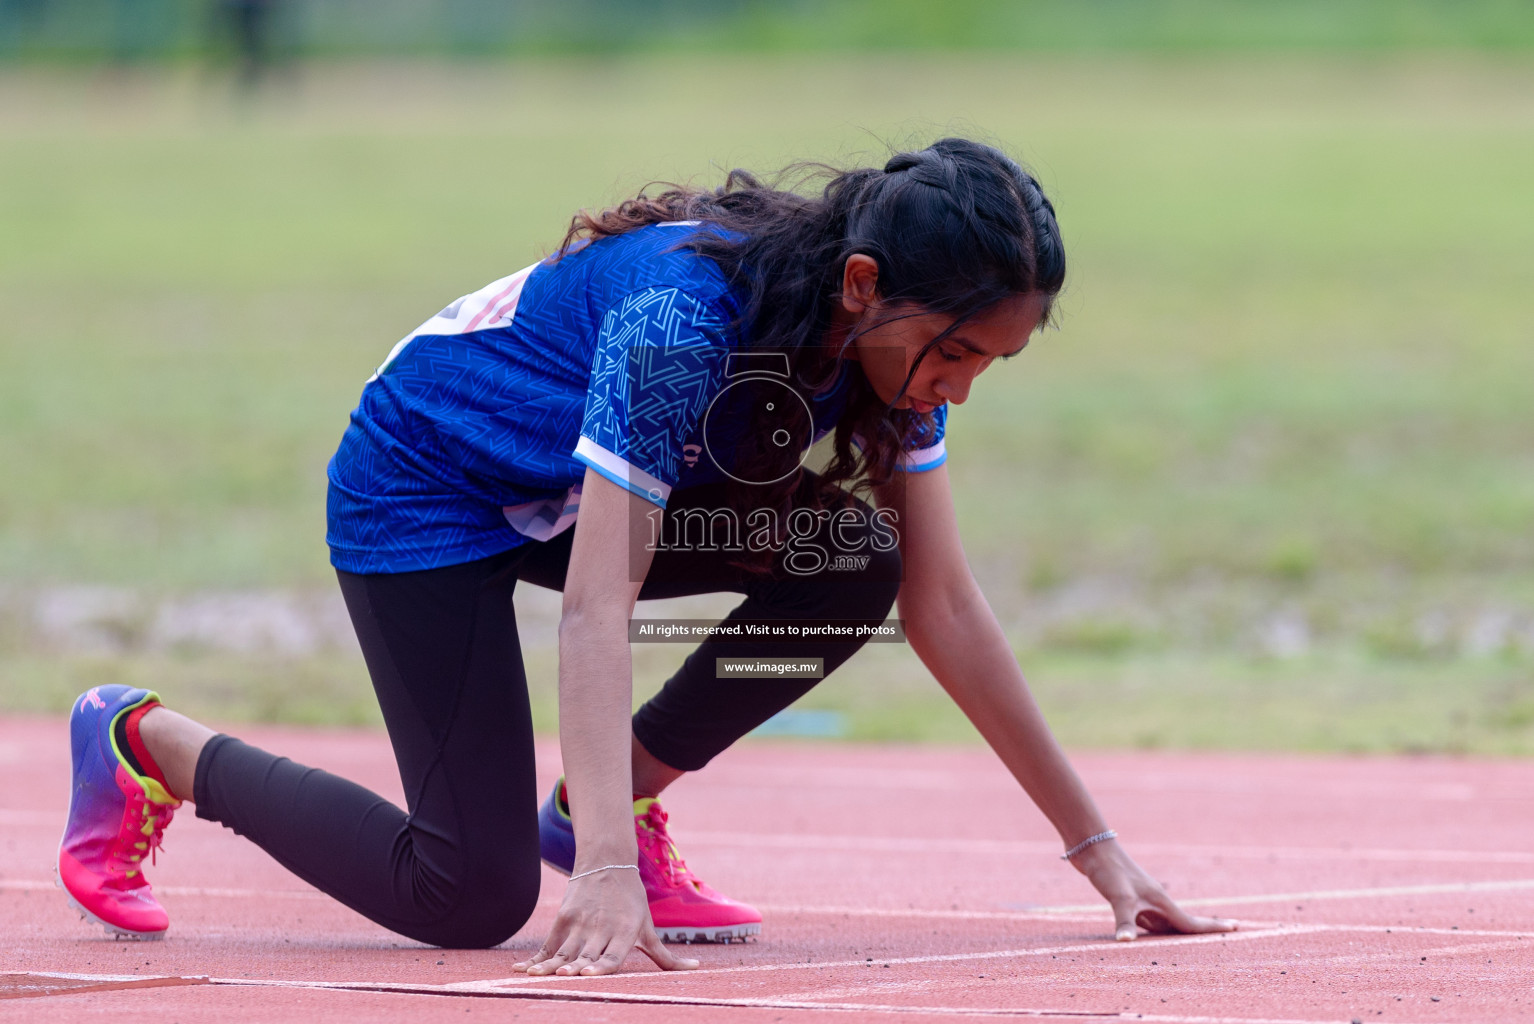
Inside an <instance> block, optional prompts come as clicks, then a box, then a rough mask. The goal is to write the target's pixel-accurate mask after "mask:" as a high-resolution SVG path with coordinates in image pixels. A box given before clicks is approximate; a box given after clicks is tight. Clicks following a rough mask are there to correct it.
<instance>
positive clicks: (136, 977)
mask: <svg viewBox="0 0 1534 1024" xmlns="http://www.w3.org/2000/svg"><path fill="white" fill-rule="evenodd" d="M688 973H689V974H696V973H697V972H696V971H691V972H688ZM7 976H32V977H41V978H58V979H61V980H68V981H91V982H97V983H102V984H110V983H116V982H126V981H202V982H207V983H208V984H212V985H228V986H239V987H241V988H280V989H289V990H292V989H307V990H311V991H316V990H324V991H338V992H382V993H394V994H401V995H438V996H453V995H489V996H500V997H502V998H507V997H515V998H535V999H543V1000H547V1001H550V1002H603V1003H650V1004H661V1005H677V1006H718V1007H751V1008H761V1009H780V1010H809V1011H825V1010H836V1011H843V1012H850V1013H890V1014H904V1015H906V1016H919V1015H922V1014H929V1015H932V1016H941V1017H1025V1018H1048V1017H1058V1018H1065V1019H1074V1020H1081V1019H1086V1020H1140V1021H1153V1022H1156V1024H1344V1021H1343V1020H1342V1018H1319V1019H1318V1018H1297V1017H1229V1016H1210V1015H1187V1014H1170V1013H1136V1012H1134V1011H1132V1010H1128V1011H1112V1010H1110V1011H1092V1010H1075V1009H1058V1010H1055V1009H1044V1008H1032V1007H961V1006H921V1005H915V1006H897V1005H892V1004H888V1003H831V1002H815V1001H801V1000H794V999H781V998H773V997H738V998H708V997H700V996H664V995H645V994H640V993H618V992H589V991H569V990H556V991H523V992H516V993H512V992H501V993H495V992H468V991H465V990H463V988H462V986H461V985H429V984H409V983H403V982H387V981H299V980H281V979H274V978H212V977H208V976H206V975H188V976H185V977H181V976H177V975H142V974H78V973H73V972H64V971H28V972H6V973H5V974H0V977H7ZM643 976H648V975H640V977H643ZM609 977H636V975H609ZM571 980H575V979H571ZM579 980H585V981H591V980H593V979H590V978H586V979H579ZM1397 1024H1408V1022H1397Z"/></svg>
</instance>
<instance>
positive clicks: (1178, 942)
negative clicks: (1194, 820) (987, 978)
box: [460, 924, 1320, 990]
mask: <svg viewBox="0 0 1534 1024" xmlns="http://www.w3.org/2000/svg"><path fill="white" fill-rule="evenodd" d="M1319 930H1320V929H1318V928H1317V927H1315V926H1314V925H1308V924H1307V925H1281V926H1278V927H1274V928H1263V929H1258V930H1255V931H1249V932H1222V933H1218V934H1214V935H1174V936H1165V937H1162V936H1158V937H1156V938H1144V939H1136V940H1135V941H1134V942H1114V941H1113V940H1112V939H1103V940H1101V941H1098V942H1081V943H1074V944H1072V945H1068V946H1034V947H1032V948H1029V949H999V950H983V951H981V952H976V953H935V954H931V955H928V956H904V957H875V958H873V960H872V961H869V960H866V959H865V960H829V961H814V960H811V961H807V962H805V963H797V962H795V963H782V964H755V965H752V966H746V967H704V968H702V969H700V970H696V971H684V972H678V973H676V974H667V975H664V977H667V978H697V977H703V976H714V975H722V974H763V973H768V972H777V971H813V970H827V969H836V968H842V967H867V966H869V964H870V963H875V964H889V965H890V966H891V967H900V966H905V965H909V964H945V963H966V962H971V961H978V960H1014V959H1021V958H1023V957H1040V956H1059V955H1060V954H1062V953H1092V952H1096V953H1105V952H1109V951H1112V952H1121V951H1122V952H1128V951H1132V950H1137V949H1154V948H1159V947H1161V946H1199V945H1204V944H1206V943H1210V942H1254V941H1257V940H1259V939H1273V938H1282V937H1283V936H1286V935H1306V934H1309V933H1311V932H1315V931H1319ZM661 976H662V975H656V974H653V973H650V972H647V973H646V974H645V975H644V977H661ZM633 977H639V975H633V974H607V975H603V976H601V977H597V978H571V977H563V978H562V977H559V976H557V975H553V974H545V975H540V976H529V975H526V974H520V975H515V976H513V977H510V978H494V979H489V980H486V981H470V982H462V983H460V984H462V985H465V986H472V987H474V988H475V989H486V990H493V989H497V988H512V987H517V986H522V985H536V984H547V983H549V982H572V981H574V982H585V983H590V982H600V981H607V980H609V979H611V978H633Z"/></svg>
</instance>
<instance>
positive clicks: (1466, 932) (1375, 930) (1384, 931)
mask: <svg viewBox="0 0 1534 1024" xmlns="http://www.w3.org/2000/svg"><path fill="white" fill-rule="evenodd" d="M1314 927H1315V929H1316V930H1317V931H1322V932H1363V933H1366V934H1370V935H1453V936H1456V937H1465V938H1471V939H1530V938H1534V932H1508V931H1495V930H1488V929H1483V928H1409V927H1402V926H1401V925H1383V924H1318V925H1315V926H1314ZM1531 948H1534V947H1531Z"/></svg>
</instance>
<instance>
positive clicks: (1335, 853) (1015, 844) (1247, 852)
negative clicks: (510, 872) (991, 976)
mask: <svg viewBox="0 0 1534 1024" xmlns="http://www.w3.org/2000/svg"><path fill="white" fill-rule="evenodd" d="M681 838H682V839H683V841H684V843H685V845H688V846H732V847H744V848H747V849H751V848H756V847H769V848H772V849H810V850H857V851H866V852H869V853H936V854H995V855H1003V856H1005V855H1013V856H1030V857H1032V856H1038V855H1041V854H1058V853H1059V852H1060V849H1061V847H1060V844H1059V843H1056V842H1050V841H1046V840H1029V839H932V838H918V837H914V836H838V835H785V834H781V833H770V834H769V833H756V832H691V831H689V832H687V833H685V834H684V835H683V836H682V837H681ZM1134 849H1135V852H1136V853H1140V854H1145V855H1153V856H1171V857H1197V858H1210V859H1213V858H1228V859H1233V860H1261V861H1274V860H1301V861H1316V860H1322V861H1381V862H1386V863H1399V864H1416V863H1448V864H1534V851H1528V850H1402V849H1390V848H1384V847H1352V846H1221V845H1210V844H1200V843H1156V842H1135V843H1134Z"/></svg>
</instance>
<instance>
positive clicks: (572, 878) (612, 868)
mask: <svg viewBox="0 0 1534 1024" xmlns="http://www.w3.org/2000/svg"><path fill="white" fill-rule="evenodd" d="M618 868H628V869H629V870H631V871H638V870H639V865H638V864H603V865H602V866H601V867H599V868H592V869H591V870H590V871H582V872H581V873H580V874H578V875H571V876H570V881H572V882H573V881H575V880H576V879H577V878H585V877H586V876H587V875H594V874H596V873H597V872H598V871H615V870H617V869H618Z"/></svg>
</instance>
